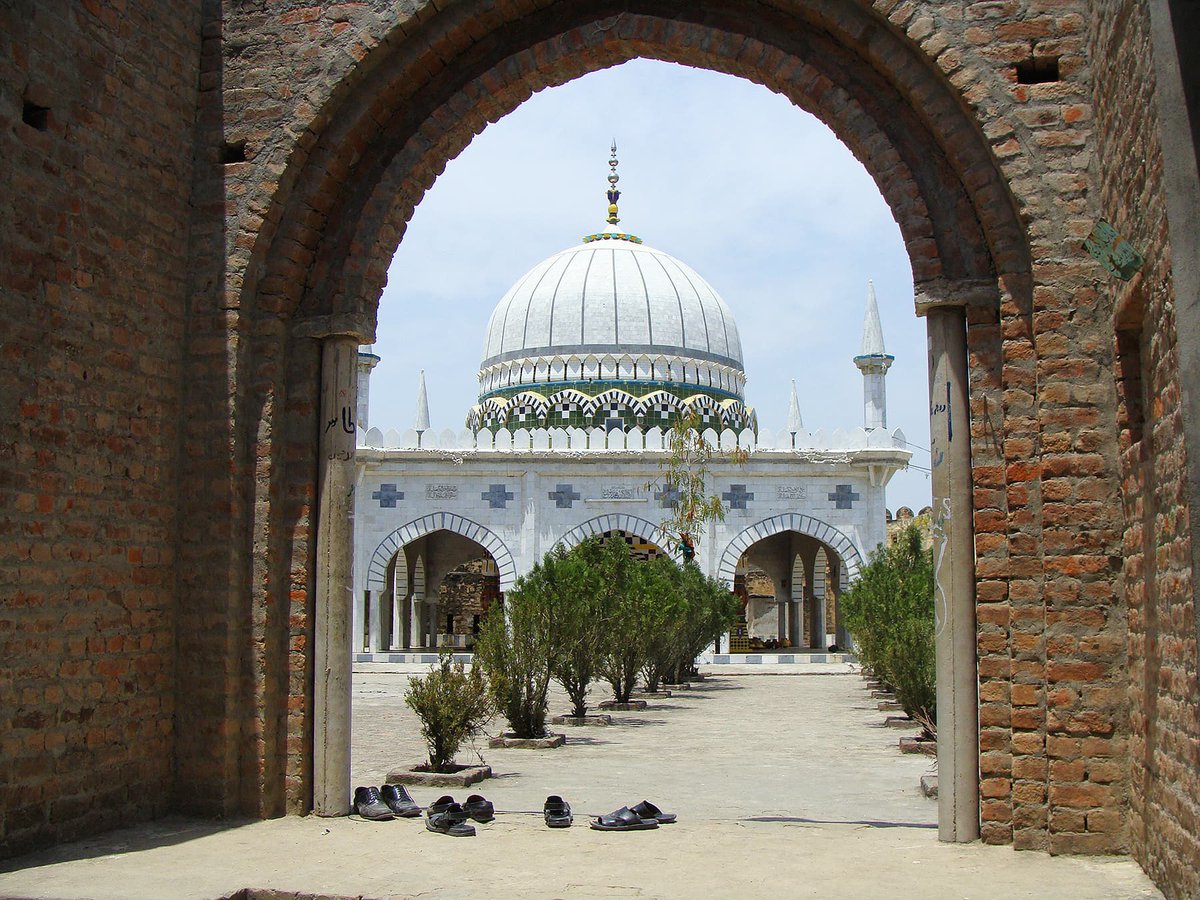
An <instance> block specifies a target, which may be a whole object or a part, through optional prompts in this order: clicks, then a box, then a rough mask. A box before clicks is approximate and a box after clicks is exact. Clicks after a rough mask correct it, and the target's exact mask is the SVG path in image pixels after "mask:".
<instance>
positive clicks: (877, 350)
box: [859, 281, 887, 356]
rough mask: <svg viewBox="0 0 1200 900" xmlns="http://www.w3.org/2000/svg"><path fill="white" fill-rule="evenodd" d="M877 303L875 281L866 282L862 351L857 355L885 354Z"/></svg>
mask: <svg viewBox="0 0 1200 900" xmlns="http://www.w3.org/2000/svg"><path fill="white" fill-rule="evenodd" d="M886 355H887V350H886V349H885V347H884V345H883V325H882V323H880V321H879V305H878V304H877V303H876V302H875V282H873V281H868V282H867V314H866V316H865V317H864V318H863V336H862V352H860V353H859V356H886Z"/></svg>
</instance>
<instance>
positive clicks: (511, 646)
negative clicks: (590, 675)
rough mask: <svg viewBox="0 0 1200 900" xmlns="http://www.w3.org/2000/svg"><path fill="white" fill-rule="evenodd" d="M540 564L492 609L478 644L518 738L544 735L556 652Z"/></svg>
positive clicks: (478, 662)
mask: <svg viewBox="0 0 1200 900" xmlns="http://www.w3.org/2000/svg"><path fill="white" fill-rule="evenodd" d="M543 575H544V571H543V569H542V566H541V564H539V565H537V566H535V567H534V569H533V570H532V571H531V572H530V573H529V574H528V575H525V576H522V577H521V578H519V579H517V584H516V586H515V587H514V588H513V589H512V590H511V591H509V592H508V594H507V595H506V596H505V598H504V601H503V602H502V603H499V604H494V605H493V606H492V607H491V609H489V610H488V614H487V616H486V617H485V618H484V620H483V626H482V628H480V631H479V637H478V638H477V639H476V641H475V664H476V665H477V666H479V667H480V668H481V669H482V671H483V673H484V677H485V678H486V679H487V684H488V689H489V690H490V692H491V696H492V699H493V700H494V701H495V703H496V705H497V707H498V708H499V710H500V712H502V713H503V714H504V717H505V718H506V719H507V720H508V725H509V728H510V729H511V730H512V733H513V734H514V735H515V736H516V737H521V738H540V737H545V736H546V703H547V693H548V692H549V689H550V662H551V659H552V658H553V651H554V633H553V630H552V627H551V621H552V618H553V605H552V604H551V603H550V602H548V598H547V596H546V594H545V592H544V587H545V585H544V579H543Z"/></svg>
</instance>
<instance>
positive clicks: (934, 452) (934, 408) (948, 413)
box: [929, 381, 954, 469]
mask: <svg viewBox="0 0 1200 900" xmlns="http://www.w3.org/2000/svg"><path fill="white" fill-rule="evenodd" d="M940 415H945V417H946V443H950V442H951V441H953V440H954V418H953V416H952V410H951V406H950V382H949V381H947V382H946V400H945V402H944V403H931V404H930V405H929V418H930V420H932V419H934V418H935V417H936V416H940ZM930 431H931V432H932V433H933V437H932V438H931V442H930V444H929V451H930V452H929V458H930V459H931V460H932V463H931V466H932V468H934V469H936V468H937V467H938V466H940V465H941V464H942V463H943V462H944V461H945V459H946V452H945V451H944V450H942V449H941V448H940V447H938V439H937V430H936V429H934V428H931V429H930Z"/></svg>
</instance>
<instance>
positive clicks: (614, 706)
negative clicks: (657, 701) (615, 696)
mask: <svg viewBox="0 0 1200 900" xmlns="http://www.w3.org/2000/svg"><path fill="white" fill-rule="evenodd" d="M598 706H599V707H600V708H601V709H611V710H614V711H616V712H631V711H633V710H635V709H645V708H646V701H645V700H630V701H629V702H628V703H618V702H617V701H616V700H605V701H604V702H603V703H600V704H598Z"/></svg>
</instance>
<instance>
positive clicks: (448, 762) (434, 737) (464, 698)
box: [404, 650, 496, 772]
mask: <svg viewBox="0 0 1200 900" xmlns="http://www.w3.org/2000/svg"><path fill="white" fill-rule="evenodd" d="M404 702H405V703H407V704H408V705H409V706H410V707H412V710H413V712H415V713H416V714H417V717H418V718H419V719H420V720H421V735H422V737H424V738H425V743H426V744H427V745H428V747H429V768H430V769H431V770H432V771H434V772H448V771H452V765H453V763H454V755H455V754H456V753H458V749H459V747H461V746H462V745H463V743H464V742H465V741H467V740H469V739H470V738H472V737H474V736H475V735H476V734H478V733H479V732H480V731H481V730H482V729H483V726H484V725H486V724H487V723H488V721H489V720H490V719H491V718H492V716H494V715H495V711H496V710H495V706H494V705H493V704H492V701H491V698H490V697H489V696H488V691H487V685H486V684H485V682H484V680H483V677H482V675H480V673H479V670H478V669H476V668H475V667H472V668H471V671H470V672H467V671H465V668H464V666H463V664H462V663H461V662H456V661H455V660H454V654H453V653H452V652H450V651H449V650H444V651H442V653H441V656H440V658H439V660H438V666H437V668H436V669H434V670H433V671H432V672H430V673H429V674H428V675H426V676H425V677H424V678H414V679H413V680H412V681H410V682H409V683H408V688H407V689H406V690H405V691H404Z"/></svg>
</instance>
